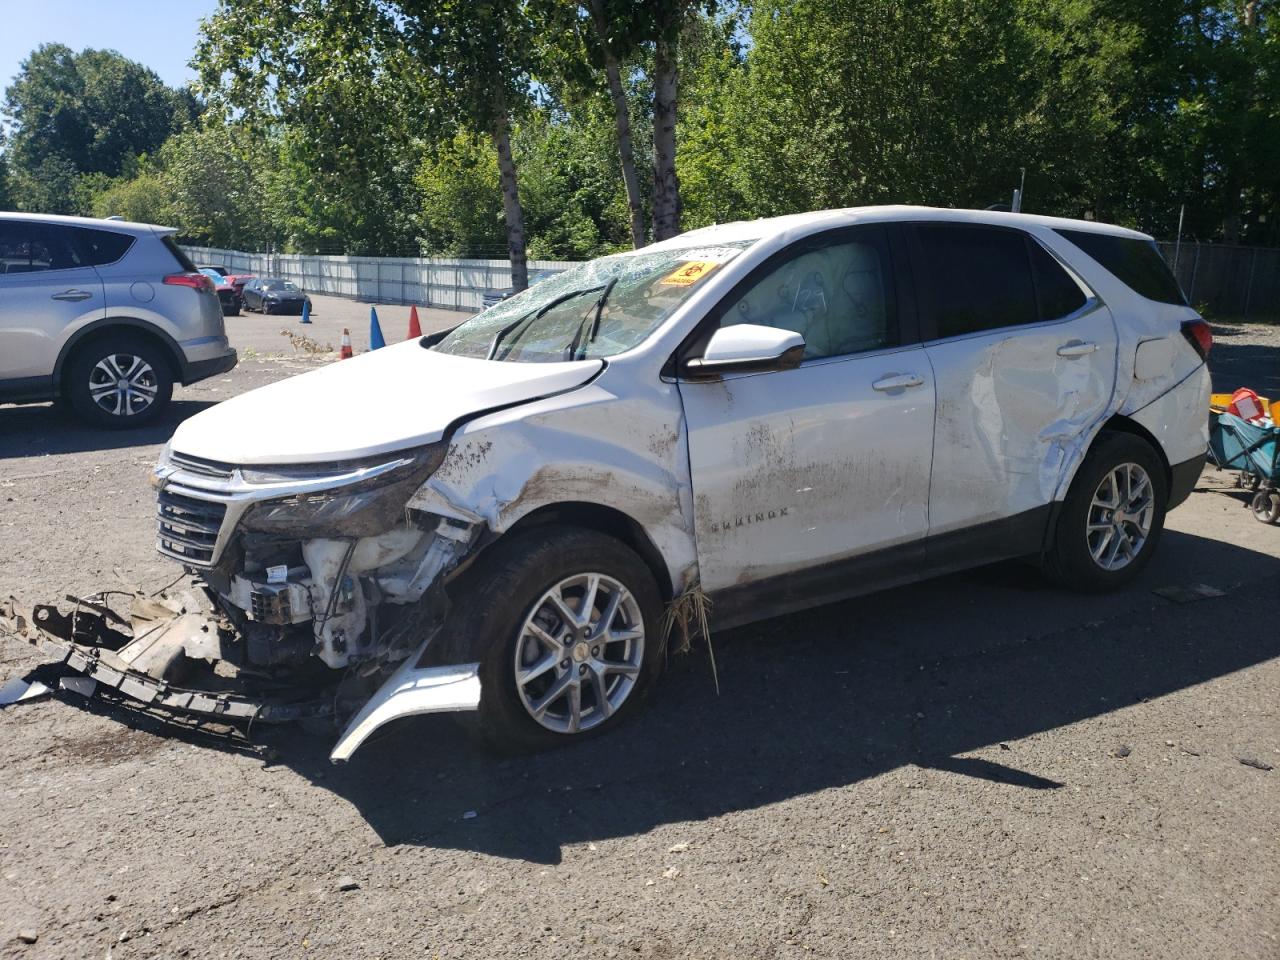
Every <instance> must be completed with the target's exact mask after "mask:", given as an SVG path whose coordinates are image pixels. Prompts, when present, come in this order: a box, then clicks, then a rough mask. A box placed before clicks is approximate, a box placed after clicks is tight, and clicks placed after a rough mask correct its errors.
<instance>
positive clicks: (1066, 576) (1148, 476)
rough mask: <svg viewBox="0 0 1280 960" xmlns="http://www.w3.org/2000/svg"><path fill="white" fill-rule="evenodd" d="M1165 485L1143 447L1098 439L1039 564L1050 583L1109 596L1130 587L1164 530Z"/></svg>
mask: <svg viewBox="0 0 1280 960" xmlns="http://www.w3.org/2000/svg"><path fill="white" fill-rule="evenodd" d="M1168 501H1169V485H1168V481H1167V480H1166V478H1165V470H1164V464H1163V463H1162V462H1161V460H1160V458H1159V456H1157V454H1156V452H1155V450H1153V449H1152V448H1151V445H1150V444H1148V443H1147V442H1146V441H1145V440H1143V439H1141V438H1140V437H1135V436H1133V435H1132V434H1128V433H1114V432H1110V431H1104V432H1103V433H1101V434H1099V435H1098V438H1097V439H1096V440H1095V441H1094V444H1093V447H1092V448H1091V449H1090V451H1089V454H1088V456H1087V457H1085V461H1084V463H1082V464H1081V465H1080V469H1079V471H1078V472H1077V473H1076V477H1075V480H1073V481H1072V483H1071V489H1070V490H1069V491H1068V493H1067V498H1066V500H1065V501H1064V502H1063V505H1062V509H1061V511H1060V512H1059V514H1058V522H1057V526H1056V527H1055V529H1054V535H1053V543H1052V545H1051V546H1050V548H1049V550H1048V551H1047V552H1046V554H1045V557H1044V570H1045V573H1046V574H1047V575H1048V576H1049V577H1050V579H1052V580H1054V581H1056V582H1058V583H1061V584H1063V585H1064V586H1068V587H1072V588H1073V589H1076V590H1087V591H1102V590H1114V589H1116V588H1117V587H1121V586H1123V585H1124V584H1126V583H1128V582H1129V581H1131V580H1133V578H1134V577H1136V576H1137V575H1138V574H1139V573H1140V572H1141V571H1142V568H1143V567H1145V566H1146V565H1147V563H1148V562H1149V561H1150V559H1151V555H1152V553H1154V552H1155V548H1156V543H1157V542H1158V541H1159V539H1160V534H1161V532H1162V531H1163V529H1164V515H1165V509H1166V506H1167V504H1168Z"/></svg>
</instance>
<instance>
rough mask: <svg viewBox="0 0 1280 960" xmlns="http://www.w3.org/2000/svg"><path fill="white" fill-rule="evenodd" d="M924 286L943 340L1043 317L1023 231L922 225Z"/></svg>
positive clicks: (918, 229)
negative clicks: (1038, 304) (1038, 303)
mask: <svg viewBox="0 0 1280 960" xmlns="http://www.w3.org/2000/svg"><path fill="white" fill-rule="evenodd" d="M916 235H917V236H918V238H919V242H920V247H921V252H922V254H923V256H924V264H923V266H924V281H923V282H924V284H925V285H926V286H927V288H928V290H929V292H930V294H931V299H932V302H933V311H934V317H935V320H936V323H937V334H936V336H938V337H955V336H959V335H960V334H965V333H975V332H978V331H981V330H994V329H997V328H999V327H1016V326H1020V325H1022V324H1026V323H1035V322H1037V321H1038V320H1039V319H1040V310H1039V307H1038V306H1037V303H1036V289H1035V285H1034V284H1033V283H1032V280H1031V262H1030V258H1029V257H1028V253H1027V241H1026V238H1025V237H1024V236H1023V234H1022V233H1021V232H1020V231H1017V230H1003V229H1000V228H999V227H983V226H971V225H969V224H949V223H948V224H921V225H920V226H918V227H917V228H916Z"/></svg>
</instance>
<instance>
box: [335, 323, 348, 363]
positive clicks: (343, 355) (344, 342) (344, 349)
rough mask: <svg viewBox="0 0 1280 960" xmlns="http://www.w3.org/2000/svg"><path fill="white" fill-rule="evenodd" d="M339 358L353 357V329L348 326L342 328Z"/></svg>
mask: <svg viewBox="0 0 1280 960" xmlns="http://www.w3.org/2000/svg"><path fill="white" fill-rule="evenodd" d="M338 359H339V360H350V359H351V331H350V330H348V329H347V328H346V327H343V328H342V349H341V350H340V351H339V352H338Z"/></svg>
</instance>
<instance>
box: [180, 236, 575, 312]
mask: <svg viewBox="0 0 1280 960" xmlns="http://www.w3.org/2000/svg"><path fill="white" fill-rule="evenodd" d="M183 249H184V250H185V251H186V252H187V256H189V257H191V259H192V260H194V261H195V262H196V263H197V264H200V265H204V264H211V265H214V266H222V267H226V268H227V269H228V270H231V271H232V272H233V273H252V274H255V275H257V276H260V277H281V278H283V279H285V280H292V281H293V282H294V283H296V284H297V285H298V286H299V287H301V288H302V289H303V290H306V291H307V292H308V293H318V294H329V295H331V296H335V297H350V298H353V299H356V300H364V301H367V302H370V303H399V304H408V303H416V304H418V305H420V306H424V307H443V308H444V309H448V310H479V309H480V307H481V306H482V302H481V301H482V298H483V297H484V294H485V292H486V291H488V290H503V289H506V288H508V287H510V286H511V264H510V263H509V262H508V261H506V260H455V259H448V258H437V257H431V258H427V257H337V256H311V255H307V254H298V253H245V252H243V251H240V250H220V249H218V248H216V247H191V246H184V247H183ZM570 266H572V263H570V262H567V261H563V260H531V261H529V274H530V276H531V277H532V276H533V275H535V274H537V273H539V272H543V273H559V272H560V271H561V270H564V269H566V268H567V267H570Z"/></svg>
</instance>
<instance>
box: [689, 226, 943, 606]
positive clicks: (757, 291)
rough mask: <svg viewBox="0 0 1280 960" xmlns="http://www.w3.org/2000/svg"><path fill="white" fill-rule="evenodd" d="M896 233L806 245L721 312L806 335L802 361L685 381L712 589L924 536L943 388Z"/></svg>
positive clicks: (724, 318) (716, 317)
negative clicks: (938, 388)
mask: <svg viewBox="0 0 1280 960" xmlns="http://www.w3.org/2000/svg"><path fill="white" fill-rule="evenodd" d="M890 236H891V234H890V231H889V230H888V229H887V228H885V227H883V226H875V227H870V226H868V227H855V228H849V229H846V230H841V231H833V232H830V233H826V234H822V235H820V236H818V237H811V238H807V239H805V240H803V241H800V242H798V243H797V244H794V245H792V246H791V247H789V248H787V249H786V250H784V251H782V252H781V253H779V254H775V255H774V257H772V258H770V259H769V260H768V261H766V262H765V263H764V264H762V265H761V266H760V267H758V268H756V270H754V271H753V272H752V273H751V274H750V275H749V276H748V277H747V278H746V279H744V280H743V281H742V283H740V284H739V285H738V286H737V287H735V289H734V290H733V291H731V292H730V293H729V294H728V295H727V296H726V297H725V299H724V300H723V301H722V302H721V304H719V305H718V306H717V308H716V309H715V310H714V311H713V312H712V315H711V317H709V318H708V320H709V324H710V325H712V326H714V325H720V326H723V325H728V324H730V323H757V324H766V325H769V326H775V327H781V328H785V329H791V330H795V331H797V332H799V333H800V334H801V335H802V336H804V337H805V340H806V344H807V346H808V348H809V349H808V350H807V351H806V359H805V361H804V362H803V363H802V364H801V366H800V367H798V368H796V369H793V370H782V371H772V372H767V373H739V374H730V375H726V376H724V377H723V378H722V379H720V380H712V381H683V382H681V383H680V394H681V398H682V401H683V404H684V410H685V418H686V423H687V427H688V435H689V460H690V466H691V474H692V482H693V493H694V516H695V521H696V530H697V547H698V566H699V571H700V576H701V581H702V586H703V588H704V589H706V590H707V591H709V592H712V593H714V592H715V591H718V590H723V589H725V588H728V587H734V586H744V585H747V584H752V583H757V582H760V581H764V580H768V579H769V578H771V577H778V576H783V575H787V574H792V573H797V572H800V571H804V570H808V569H811V568H815V567H821V566H824V565H830V566H831V567H832V570H833V572H835V571H837V570H838V567H837V564H838V562H839V561H843V560H848V559H851V558H855V557H858V556H859V555H863V554H867V553H870V552H873V551H876V550H879V549H883V548H888V547H894V546H897V545H901V544H916V543H920V542H922V538H923V537H924V535H925V532H926V530H927V528H928V492H929V466H930V457H931V453H932V443H933V407H934V385H933V379H932V376H931V374H930V369H929V362H928V360H927V358H926V357H925V354H924V351H923V349H922V348H921V347H920V346H919V345H918V342H917V339H918V338H917V336H916V332H915V315H914V310H913V309H912V308H911V307H910V305H909V303H907V302H904V301H905V299H907V298H908V297H909V293H908V292H907V291H905V290H904V289H903V287H902V284H901V283H900V277H899V275H898V273H897V272H896V271H895V270H894V262H895V260H896V259H897V258H896V257H895V255H894V254H895V253H898V254H899V256H905V254H904V253H902V251H900V250H898V249H897V248H896V246H893V245H891V243H890ZM832 589H833V590H835V592H840V591H839V589H838V588H832ZM849 592H856V591H852V590H850V591H849Z"/></svg>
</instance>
